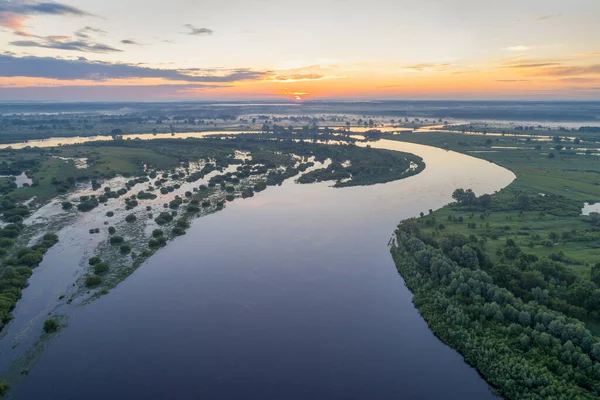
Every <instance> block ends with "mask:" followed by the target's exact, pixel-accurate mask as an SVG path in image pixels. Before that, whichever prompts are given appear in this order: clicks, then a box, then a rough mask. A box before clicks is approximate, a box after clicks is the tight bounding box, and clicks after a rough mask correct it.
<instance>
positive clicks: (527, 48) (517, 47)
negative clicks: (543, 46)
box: [505, 44, 531, 51]
mask: <svg viewBox="0 0 600 400" xmlns="http://www.w3.org/2000/svg"><path fill="white" fill-rule="evenodd" d="M505 50H508V51H528V50H531V47H529V46H524V45H522V44H520V45H518V46H512V47H507V48H506V49H505Z"/></svg>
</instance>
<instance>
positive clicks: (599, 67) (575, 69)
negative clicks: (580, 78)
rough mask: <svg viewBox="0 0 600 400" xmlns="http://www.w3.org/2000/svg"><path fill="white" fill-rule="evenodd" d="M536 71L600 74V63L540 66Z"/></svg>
mask: <svg viewBox="0 0 600 400" xmlns="http://www.w3.org/2000/svg"><path fill="white" fill-rule="evenodd" d="M536 73H538V74H539V75H546V76H576V75H600V64H593V65H586V66H564V67H554V68H540V70H539V71H536Z"/></svg>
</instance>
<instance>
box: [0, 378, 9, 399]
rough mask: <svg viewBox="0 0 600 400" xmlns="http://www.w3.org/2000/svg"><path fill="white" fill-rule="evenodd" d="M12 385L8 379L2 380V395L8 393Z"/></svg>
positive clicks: (0, 394) (0, 395) (0, 384)
mask: <svg viewBox="0 0 600 400" xmlns="http://www.w3.org/2000/svg"><path fill="white" fill-rule="evenodd" d="M9 389H10V385H9V384H8V382H6V381H0V397H2V396H4V395H5V394H7V393H8V390H9Z"/></svg>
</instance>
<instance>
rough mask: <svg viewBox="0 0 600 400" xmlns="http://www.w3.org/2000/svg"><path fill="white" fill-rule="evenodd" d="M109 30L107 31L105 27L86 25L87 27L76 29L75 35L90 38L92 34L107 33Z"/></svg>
mask: <svg viewBox="0 0 600 400" xmlns="http://www.w3.org/2000/svg"><path fill="white" fill-rule="evenodd" d="M107 33H108V32H106V31H105V30H103V29H100V28H93V27H91V26H86V27H85V28H81V29H80V30H78V31H76V32H75V33H74V34H73V35H75V36H77V37H79V38H82V39H88V38H89V37H90V36H91V35H101V36H103V35H106V34H107Z"/></svg>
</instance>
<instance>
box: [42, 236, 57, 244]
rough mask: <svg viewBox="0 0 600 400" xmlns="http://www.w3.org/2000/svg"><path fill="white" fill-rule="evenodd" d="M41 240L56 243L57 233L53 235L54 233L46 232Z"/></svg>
mask: <svg viewBox="0 0 600 400" xmlns="http://www.w3.org/2000/svg"><path fill="white" fill-rule="evenodd" d="M42 241H44V242H52V244H56V243H58V235H55V234H54V233H46V234H45V235H44V236H43V237H42Z"/></svg>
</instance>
